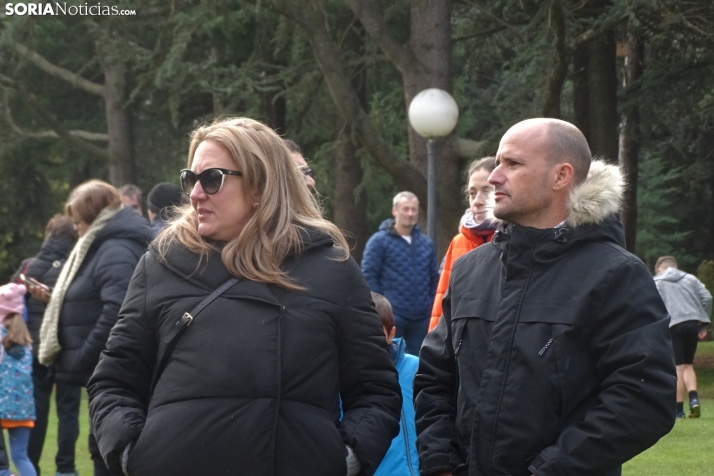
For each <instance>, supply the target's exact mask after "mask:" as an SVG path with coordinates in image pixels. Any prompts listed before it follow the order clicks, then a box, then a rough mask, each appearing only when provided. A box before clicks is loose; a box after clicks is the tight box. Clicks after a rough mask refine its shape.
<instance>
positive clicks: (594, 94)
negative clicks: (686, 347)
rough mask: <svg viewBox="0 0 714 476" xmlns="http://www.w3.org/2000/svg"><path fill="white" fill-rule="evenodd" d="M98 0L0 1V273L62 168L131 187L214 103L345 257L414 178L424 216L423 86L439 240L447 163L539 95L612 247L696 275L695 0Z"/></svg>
mask: <svg viewBox="0 0 714 476" xmlns="http://www.w3.org/2000/svg"><path fill="white" fill-rule="evenodd" d="M63 3H64V2H63ZM66 3H67V4H68V5H80V4H82V5H84V4H91V5H94V3H91V2H84V1H83V2H73V1H70V2H66ZM97 3H98V2H97ZM102 4H103V5H105V6H106V5H111V6H116V7H118V10H119V11H123V12H124V13H127V14H126V15H93V16H89V15H55V16H53V15H41V16H32V15H8V14H7V12H8V10H7V9H6V8H5V6H6V5H7V2H2V7H3V8H1V9H0V177H1V179H0V194H2V196H3V200H2V201H0V280H2V282H5V281H7V279H9V277H10V275H11V274H12V272H13V271H14V270H15V269H17V267H18V266H19V264H20V262H21V261H22V259H24V258H26V257H29V256H33V255H35V254H36V253H37V251H38V250H39V247H40V244H41V243H42V240H43V229H44V225H45V224H46V222H47V221H48V219H49V218H50V217H51V216H52V215H53V214H55V213H58V212H61V211H62V207H63V204H64V202H65V201H66V199H67V195H68V193H69V191H70V190H71V189H72V188H73V187H75V186H76V185H78V184H80V183H82V182H83V181H85V180H88V179H90V178H102V179H104V180H107V181H109V182H111V183H112V184H114V185H116V186H121V185H123V184H125V183H135V184H137V185H139V186H140V187H141V188H142V189H143V190H144V193H145V194H146V193H147V192H148V191H149V190H150V189H151V187H152V186H153V185H154V184H156V183H157V182H160V181H170V182H173V183H178V170H180V169H181V168H183V167H184V166H185V163H186V153H187V146H188V133H189V132H190V131H191V130H192V129H193V128H195V126H196V125H198V124H200V123H203V122H207V121H211V120H212V119H213V118H214V117H216V116H219V115H240V116H248V117H252V118H256V119H259V120H261V121H263V122H265V123H266V124H268V125H270V126H272V127H274V128H275V129H276V130H277V131H278V132H279V133H281V134H283V135H284V136H286V137H289V138H291V139H293V140H295V141H296V142H297V143H298V144H300V146H301V147H302V149H303V153H304V155H305V156H306V157H307V158H308V160H309V162H310V165H311V167H312V168H313V170H315V172H316V177H315V178H316V181H317V189H318V190H319V192H320V194H321V201H322V204H323V207H324V212H325V215H326V216H327V217H328V218H330V219H331V220H332V221H334V222H335V223H336V224H337V225H338V226H339V227H340V228H342V229H343V230H345V231H347V232H348V233H349V236H350V240H351V244H352V246H353V254H354V256H355V258H356V259H357V260H359V259H360V257H361V254H362V250H363V248H364V245H365V243H366V240H367V238H368V237H369V236H370V235H371V234H372V233H373V232H374V231H376V229H377V227H378V226H379V223H380V222H381V221H382V220H383V219H384V218H388V217H389V216H390V209H391V197H392V196H393V195H394V194H395V193H396V192H398V191H400V190H411V191H413V192H414V193H416V194H417V196H418V197H419V198H420V202H421V204H422V208H421V211H422V223H424V218H425V217H426V209H425V206H426V202H427V200H426V195H427V193H426V190H427V179H426V168H427V167H426V155H427V154H426V150H427V149H426V142H425V140H424V139H423V138H421V137H420V136H419V135H418V134H416V133H415V131H414V130H413V129H412V128H411V127H410V126H409V122H408V119H407V108H408V105H409V104H410V102H411V100H412V99H413V98H414V96H415V95H416V94H417V93H418V92H420V91H421V90H423V89H426V88H431V87H436V88H440V89H443V90H446V91H448V92H449V93H451V94H452V95H453V97H454V98H455V99H456V102H457V104H458V106H459V111H460V118H459V121H458V124H457V126H456V129H455V131H454V132H453V133H452V134H451V135H450V136H448V137H447V138H445V139H444V140H442V141H441V142H440V144H439V148H438V157H437V164H438V166H437V174H436V184H437V195H438V198H439V205H438V209H437V210H435V212H436V216H437V221H438V241H437V244H438V248H439V250H440V253H439V254H440V255H442V254H443V252H444V250H445V249H446V246H447V245H448V242H449V240H450V239H451V237H452V236H453V235H454V234H455V233H456V232H457V226H458V221H459V218H460V217H461V214H462V213H463V211H464V209H465V208H466V202H465V200H464V194H463V191H462V189H463V185H464V184H465V177H464V170H465V169H466V168H467V166H468V163H469V162H470V161H471V160H473V159H474V158H478V157H481V156H485V155H490V154H494V153H495V152H496V150H497V147H498V141H499V139H500V137H501V136H502V134H503V133H504V132H505V131H506V130H507V129H508V128H509V127H510V126H512V125H513V124H514V123H516V122H518V121H520V120H522V119H526V118H529V117H540V116H547V117H557V118H562V119H564V120H567V121H570V122H573V123H574V124H576V125H577V126H578V127H579V128H580V129H581V130H582V131H583V133H584V134H585V135H586V137H587V139H588V141H589V143H590V146H591V149H592V151H593V153H594V154H595V155H597V156H600V157H603V158H605V159H606V160H608V161H610V162H612V163H620V164H621V165H622V167H623V171H624V172H625V175H626V177H627V180H628V189H627V194H626V201H625V206H624V208H623V212H622V215H621V217H622V220H623V223H624V225H625V228H626V232H627V248H628V249H629V250H630V251H632V252H634V253H635V254H637V255H638V256H639V257H640V258H641V259H642V260H643V261H644V262H645V263H646V264H647V266H648V267H649V268H650V269H652V266H653V264H654V262H655V260H656V259H657V257H658V256H660V255H665V254H672V255H675V256H676V257H677V259H678V260H679V262H680V267H681V268H683V269H684V270H686V271H688V272H692V273H694V274H697V275H698V276H699V277H700V279H701V280H702V281H703V282H704V283H705V284H706V285H707V286H708V288H709V289H710V291H712V290H714V263H712V261H713V260H714V81H713V80H712V79H713V78H714V4H712V2H711V0H543V1H535V0H481V1H477V0H389V1H377V0H374V1H370V0H210V1H209V0H144V1H137V0H116V1H113V2H112V3H107V2H102ZM132 12H133V14H130V13H132ZM423 228H424V227H423ZM704 345H705V346H706V345H708V346H709V347H705V349H709V350H708V351H707V352H709V354H706V355H709V357H708V360H706V359H705V360H704V361H702V362H703V363H700V365H703V366H704V367H703V368H705V369H708V370H705V371H704V373H703V375H704V377H703V384H702V385H703V388H707V389H708V390H706V391H704V390H703V393H705V394H706V395H707V397H705V398H707V399H709V400H706V401H705V405H704V409H705V411H704V416H703V417H702V419H701V421H698V422H689V421H687V422H683V423H682V424H681V425H678V426H677V427H675V431H674V432H673V433H672V435H670V436H668V437H667V438H674V437H675V436H676V435H679V433H681V432H682V431H684V430H682V429H683V428H687V427H686V426H685V425H689V424H690V423H694V424H696V425H699V426H693V425H690V426H689V428H692V429H693V430H692V431H695V432H702V433H697V435H698V436H696V437H693V436H691V435H690V437H691V439H690V440H686V438H685V439H684V440H682V441H686V442H688V443H687V444H684V445H682V446H681V451H677V452H676V454H674V453H675V452H674V450H673V451H672V454H671V456H672V457H675V456H676V457H678V458H687V459H688V460H691V461H696V462H701V461H705V462H707V464H708V466H706V467H707V468H709V469H708V471H710V473H709V474H713V473H714V469H712V468H714V461H712V459H713V458H714V453H713V452H712V451H711V448H712V446H714V445H712V442H714V428H713V425H714V423H713V422H714V420H712V419H711V416H710V415H711V414H712V412H714V405H712V400H710V399H711V398H714V389H713V387H714V383H713V381H714V377H713V376H712V373H713V372H714V370H713V369H714V350H712V347H711V345H712V344H711V343H707V344H704ZM705 357H706V356H705ZM707 372H708V373H707ZM50 436H51V435H50ZM85 436H86V432H83V434H82V437H81V438H84V437H85ZM660 446H661V444H660V445H658V447H660ZM82 448H83V449H82ZM705 448H707V450H705ZM48 450H49V451H48V452H46V453H45V457H48V456H49V457H50V458H51V455H52V453H53V451H52V450H51V449H50V448H48ZM84 450H86V442H85V441H84V440H82V441H81V443H80V452H81V451H84ZM648 454H649V453H648ZM658 454H666V453H658ZM685 454H686V456H685ZM85 456H86V455H85ZM675 459H676V458H675ZM632 464H636V462H633V463H632ZM48 468H49V467H48ZM83 473H84V474H88V473H89V470H85V471H84V472H83ZM681 473H682V474H707V472H706V471H699V472H694V471H693V472H687V471H682V472H681ZM630 474H635V473H630ZM637 474H650V473H647V472H641V473H637ZM664 474H667V473H664ZM671 474H674V472H673V471H672V473H671Z"/></svg>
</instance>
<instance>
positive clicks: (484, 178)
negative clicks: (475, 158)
mask: <svg viewBox="0 0 714 476" xmlns="http://www.w3.org/2000/svg"><path fill="white" fill-rule="evenodd" d="M489 175H490V172H489V171H488V170H486V169H481V170H477V171H476V172H474V173H472V174H471V177H469V184H468V187H469V188H468V190H469V206H470V207H471V212H472V213H473V214H474V220H476V223H481V222H482V221H484V220H485V219H486V202H487V199H488V194H489V192H490V191H491V190H492V189H493V187H492V186H491V184H489V183H488V176H489Z"/></svg>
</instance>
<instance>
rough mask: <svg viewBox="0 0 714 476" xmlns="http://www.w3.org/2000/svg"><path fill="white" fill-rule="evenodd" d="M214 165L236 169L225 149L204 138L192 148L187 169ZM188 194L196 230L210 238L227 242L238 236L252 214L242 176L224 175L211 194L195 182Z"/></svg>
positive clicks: (199, 169) (200, 168)
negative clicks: (194, 149) (191, 159)
mask: <svg viewBox="0 0 714 476" xmlns="http://www.w3.org/2000/svg"><path fill="white" fill-rule="evenodd" d="M214 167H215V168H221V169H228V170H237V167H236V164H235V162H234V161H233V159H232V158H231V155H230V152H228V149H226V148H225V147H224V146H223V145H221V144H219V143H218V142H216V141H213V140H205V141H203V142H201V143H200V144H199V145H198V147H197V148H196V153H195V154H194V156H193V163H192V164H191V170H192V171H193V172H194V173H196V174H200V173H201V172H203V171H204V170H206V169H210V168H214ZM239 172H243V171H242V170H239ZM190 196H191V206H192V207H193V209H194V211H195V212H196V216H197V217H198V233H199V234H200V235H201V236H202V237H204V238H207V239H210V240H216V241H230V240H232V239H234V238H236V237H238V235H239V234H240V232H241V231H242V230H243V227H244V226H245V224H246V223H247V222H248V220H249V219H250V217H252V216H253V213H255V208H254V207H253V203H254V202H255V201H256V200H254V199H253V198H252V197H251V196H250V194H249V193H248V191H247V190H246V188H245V186H244V183H243V177H239V176H236V175H225V176H224V178H223V186H222V187H221V189H220V190H219V191H218V192H216V193H214V194H211V195H209V194H207V193H206V192H204V191H203V188H202V187H201V182H200V181H197V182H196V185H195V186H194V187H193V190H192V191H191V195H190Z"/></svg>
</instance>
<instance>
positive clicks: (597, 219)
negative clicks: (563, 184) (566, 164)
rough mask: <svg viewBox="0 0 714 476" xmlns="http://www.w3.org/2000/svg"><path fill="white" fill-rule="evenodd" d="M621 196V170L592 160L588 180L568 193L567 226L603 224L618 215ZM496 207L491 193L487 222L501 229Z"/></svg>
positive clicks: (623, 184) (603, 162) (622, 179)
mask: <svg viewBox="0 0 714 476" xmlns="http://www.w3.org/2000/svg"><path fill="white" fill-rule="evenodd" d="M624 193H625V178H624V177H623V175H622V171H621V170H620V167H618V166H617V165H611V164H608V163H606V162H605V161H603V160H601V159H595V160H593V161H592V163H591V164H590V171H589V172H588V177H587V178H586V179H585V181H584V182H583V183H581V184H580V185H578V186H577V187H575V188H574V189H573V190H572V192H570V200H569V203H568V218H567V219H566V223H567V224H568V225H569V226H571V227H578V226H582V225H588V224H595V225H596V224H600V223H602V222H603V221H604V220H605V219H606V218H607V217H608V216H610V215H612V214H615V213H618V212H619V210H620V206H621V205H622V199H623V195H624ZM495 204H496V200H495V196H494V194H493V193H492V194H491V196H490V197H489V205H488V209H489V210H488V217H489V218H488V219H489V220H490V221H494V222H496V223H498V224H500V225H504V224H506V222H505V221H504V220H501V219H499V218H496V217H495V216H494V215H493V208H494V207H495Z"/></svg>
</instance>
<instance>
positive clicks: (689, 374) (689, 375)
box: [677, 364, 697, 392]
mask: <svg viewBox="0 0 714 476" xmlns="http://www.w3.org/2000/svg"><path fill="white" fill-rule="evenodd" d="M681 367H683V369H682V377H683V380H684V385H686V386H687V392H691V391H693V390H696V389H697V374H695V373H694V366H693V365H692V364H684V365H681ZM677 382H679V367H677Z"/></svg>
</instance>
